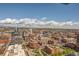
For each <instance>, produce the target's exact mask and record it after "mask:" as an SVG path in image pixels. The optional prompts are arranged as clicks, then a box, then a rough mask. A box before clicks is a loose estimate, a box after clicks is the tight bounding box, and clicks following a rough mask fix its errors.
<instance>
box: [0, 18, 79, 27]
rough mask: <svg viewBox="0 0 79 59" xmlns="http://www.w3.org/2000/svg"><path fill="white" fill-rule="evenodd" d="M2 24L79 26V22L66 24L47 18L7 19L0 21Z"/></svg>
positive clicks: (67, 22)
mask: <svg viewBox="0 0 79 59" xmlns="http://www.w3.org/2000/svg"><path fill="white" fill-rule="evenodd" d="M0 23H1V24H23V25H27V24H30V25H44V26H58V27H62V26H75V25H79V22H72V21H66V22H57V21H54V20H49V19H48V20H47V17H44V18H42V19H40V20H38V19H31V18H24V19H19V20H17V19H11V18H6V19H4V20H0Z"/></svg>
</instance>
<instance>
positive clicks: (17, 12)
mask: <svg viewBox="0 0 79 59" xmlns="http://www.w3.org/2000/svg"><path fill="white" fill-rule="evenodd" d="M5 18H12V19H17V20H19V19H23V18H35V19H38V20H40V19H42V18H45V19H47V20H55V21H76V22H78V21H79V4H69V5H64V4H60V3H57V4H54V3H51V4H45V3H44V4H40V3H39V4H38V3H37V4H34V3H33V4H28V3H24V4H23V3H22V4H20V3H19V4H11V3H10V4H8V3H7V4H1V3H0V20H2V19H5Z"/></svg>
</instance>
